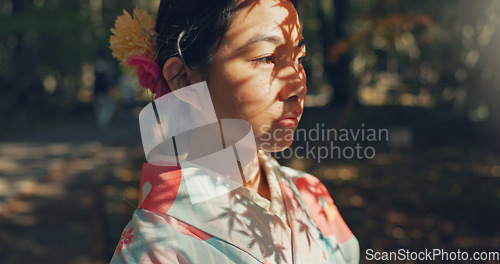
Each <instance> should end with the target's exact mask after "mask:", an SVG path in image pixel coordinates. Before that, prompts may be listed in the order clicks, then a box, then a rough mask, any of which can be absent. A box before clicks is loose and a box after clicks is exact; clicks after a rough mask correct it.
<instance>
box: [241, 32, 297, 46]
mask: <svg viewBox="0 0 500 264" xmlns="http://www.w3.org/2000/svg"><path fill="white" fill-rule="evenodd" d="M261 41H265V42H270V43H272V44H275V45H279V44H281V43H282V41H281V38H280V37H279V36H277V35H267V34H256V35H254V36H253V37H251V38H250V39H249V40H248V42H247V43H246V44H245V45H243V46H242V47H241V48H239V49H243V48H246V47H248V46H251V45H253V44H255V43H257V42H261ZM305 44H306V40H305V39H304V38H302V39H300V40H299V42H298V44H297V46H296V49H299V48H301V47H302V46H304V45H305Z"/></svg>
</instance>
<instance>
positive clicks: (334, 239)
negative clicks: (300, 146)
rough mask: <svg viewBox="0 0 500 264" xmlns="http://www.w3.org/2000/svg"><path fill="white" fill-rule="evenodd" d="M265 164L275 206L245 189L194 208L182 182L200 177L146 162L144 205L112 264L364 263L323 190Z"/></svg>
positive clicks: (265, 160) (264, 159)
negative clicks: (186, 178)
mask: <svg viewBox="0 0 500 264" xmlns="http://www.w3.org/2000/svg"><path fill="white" fill-rule="evenodd" d="M259 163H260V164H261V166H262V167H263V168H264V172H265V174H266V177H267V179H268V183H269V186H270V191H271V201H270V202H269V200H267V199H264V198H262V197H260V196H259V195H258V194H256V193H253V192H251V191H249V190H247V189H245V188H243V187H240V188H238V189H235V190H233V191H231V192H229V193H226V194H223V195H220V196H217V197H215V198H212V199H210V200H207V201H202V202H199V203H191V202H190V201H189V199H188V191H187V186H186V181H185V180H184V178H185V177H186V176H187V174H193V173H196V171H193V170H185V171H183V169H181V167H179V166H171V167H161V166H154V165H151V164H149V163H146V164H144V166H143V174H142V179H141V202H140V205H139V208H138V209H137V210H136V211H135V212H134V214H133V217H132V220H131V221H130V222H129V224H128V225H127V226H126V227H125V231H124V232H123V234H122V236H121V238H120V241H119V244H118V246H117V248H116V251H115V254H114V255H113V258H112V260H111V263H144V264H145V263H214V264H215V263H216V264H221V263H308V264H309V263H315V264H316V263H358V262H359V246H358V241H357V239H356V238H355V237H354V235H353V234H352V232H351V231H350V230H349V228H348V227H347V225H346V224H345V223H344V220H343V219H342V217H341V216H340V214H339V212H338V210H337V208H336V206H335V205H334V203H333V200H332V198H331V197H330V195H329V194H328V191H327V190H326V188H325V186H324V185H323V184H322V183H321V182H320V181H319V180H318V179H317V178H315V177H314V176H311V175H309V174H306V173H303V172H299V171H297V170H294V169H291V168H287V167H281V166H280V165H279V164H278V162H277V161H276V160H274V159H273V158H272V157H270V156H269V155H268V154H266V153H264V152H259ZM207 188H211V187H210V186H207Z"/></svg>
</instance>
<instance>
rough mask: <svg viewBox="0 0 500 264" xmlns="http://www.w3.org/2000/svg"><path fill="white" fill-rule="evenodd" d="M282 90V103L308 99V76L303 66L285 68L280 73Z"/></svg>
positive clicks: (280, 95)
mask: <svg viewBox="0 0 500 264" xmlns="http://www.w3.org/2000/svg"><path fill="white" fill-rule="evenodd" d="M278 78H279V80H280V82H281V85H282V88H281V91H280V94H279V97H280V100H281V101H286V100H289V99H293V98H296V99H299V100H302V99H304V98H305V97H306V93H307V85H306V74H305V71H304V68H303V66H302V65H294V66H288V67H286V68H283V69H282V70H281V71H280V73H279V77H278Z"/></svg>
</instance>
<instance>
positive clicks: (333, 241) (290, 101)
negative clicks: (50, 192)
mask: <svg viewBox="0 0 500 264" xmlns="http://www.w3.org/2000/svg"><path fill="white" fill-rule="evenodd" d="M126 15H128V14H126ZM134 15H135V17H136V18H138V17H139V18H141V17H142V19H137V20H138V21H139V22H140V23H139V24H140V25H141V27H143V29H144V30H143V31H144V32H146V33H147V34H145V35H143V37H142V38H140V39H141V41H142V44H141V45H142V46H141V45H137V47H138V48H136V49H133V50H134V52H123V49H124V48H123V47H122V46H120V45H126V44H124V43H121V42H120V38H121V37H120V34H122V33H123V32H124V31H127V30H128V31H134V32H135V33H134V34H136V33H137V31H136V30H135V29H133V28H131V27H122V28H121V29H120V28H118V27H117V26H116V27H117V28H116V29H114V30H112V31H113V33H114V34H115V36H113V37H112V39H111V48H112V49H113V55H115V57H118V58H119V59H120V60H121V61H122V63H123V62H124V61H126V62H127V63H128V65H131V66H134V67H135V69H136V70H137V72H138V74H139V79H140V83H141V84H142V85H143V86H145V87H148V88H149V89H151V90H152V91H153V92H155V93H156V95H157V98H158V99H157V100H155V101H154V102H153V103H152V104H151V105H150V106H148V107H147V108H145V110H143V112H142V113H141V115H142V117H143V119H142V121H141V122H142V123H141V134H142V138H143V143H144V142H146V141H147V140H149V136H148V135H151V137H155V135H156V134H154V133H149V134H148V131H147V128H148V126H149V125H150V126H156V125H157V128H158V129H157V131H161V132H158V133H160V134H161V135H162V138H161V140H160V141H161V142H157V143H158V145H156V147H155V146H153V145H155V144H156V143H155V144H152V146H150V147H146V144H145V151H146V156H147V158H148V162H149V163H147V164H145V165H144V167H143V174H142V179H141V201H140V202H141V203H140V205H139V209H137V210H136V211H135V213H134V215H133V218H132V220H131V221H130V223H129V224H128V225H127V227H125V231H124V232H123V234H122V237H121V239H120V242H119V244H118V247H117V249H116V251H115V254H114V256H113V259H112V260H111V262H112V263H357V262H358V261H359V247H358V242H357V240H356V238H355V237H354V236H353V235H352V233H351V231H350V230H349V228H348V227H347V226H346V225H345V223H344V221H343V220H342V218H341V217H340V214H339V213H338V210H337V209H336V207H335V205H334V204H333V200H332V199H331V197H330V195H329V194H328V192H327V190H326V188H325V187H324V186H323V184H321V183H320V182H319V180H318V179H316V178H315V177H313V176H311V175H309V174H306V173H303V172H299V171H296V170H293V169H290V168H285V167H281V166H280V165H279V164H278V163H277V162H276V161H275V160H274V159H272V158H271V157H270V156H269V154H267V152H274V151H281V150H284V149H286V148H287V147H289V146H290V144H291V143H292V139H293V133H294V131H295V128H296V127H297V124H298V122H299V120H300V118H301V115H302V110H303V106H304V98H305V94H306V90H307V88H306V77H305V73H304V68H303V66H302V60H303V58H304V56H305V45H304V39H303V37H302V34H301V31H300V25H299V20H298V16H297V13H296V10H295V7H294V5H293V4H292V3H291V2H290V1H288V0H212V1H196V0H169V1H168V0H167V1H161V4H160V7H159V10H158V14H157V19H156V23H155V30H154V32H152V31H151V32H149V33H148V29H147V28H148V25H150V24H154V23H153V22H152V21H151V19H148V18H147V16H146V15H144V14H143V13H140V12H139V11H138V12H136V13H134ZM128 19H129V20H130V21H132V20H131V17H130V16H128ZM117 24H118V21H117ZM136 35H140V32H139V33H137V34H136ZM123 39H127V41H129V40H130V39H129V38H123ZM155 39H156V41H155ZM144 43H146V44H144ZM147 43H156V45H154V46H155V47H154V48H153V49H151V48H144V47H147V46H148V44H147ZM143 44H144V45H143ZM127 45H128V42H127ZM156 55H157V56H156ZM123 64H125V63H123ZM201 84H204V85H201ZM207 86H208V92H209V95H208V94H207V96H205V97H202V98H206V100H204V102H203V103H202V104H204V103H206V101H210V100H211V101H210V102H211V105H213V111H214V113H215V115H216V119H215V120H216V121H215V122H218V125H217V128H220V130H217V129H215V130H217V131H218V132H220V135H221V136H222V145H223V146H222V147H221V148H220V150H221V152H222V150H226V149H230V148H231V146H236V147H234V148H233V149H234V153H232V154H234V155H235V156H236V160H237V164H238V166H237V168H239V172H240V173H241V178H242V180H241V181H238V180H235V181H227V182H224V180H222V183H221V182H218V183H217V184H212V183H213V182H212V181H206V182H205V181H202V182H203V184H200V181H199V180H198V179H202V180H203V179H204V178H203V177H204V176H207V175H208V174H210V173H212V172H213V171H218V170H219V171H220V170H222V171H223V170H224V168H223V169H221V168H220V167H221V164H222V167H225V164H229V163H230V162H227V160H224V159H221V158H219V159H218V160H215V163H216V164H217V165H214V163H213V162H205V163H203V162H200V163H199V164H201V163H203V164H205V165H203V166H205V167H208V168H209V169H210V170H204V169H203V168H205V167H203V166H198V167H196V164H195V165H193V164H194V163H196V162H195V161H198V160H201V159H202V158H203V157H206V156H210V155H209V154H207V153H208V152H207V151H206V149H205V147H203V146H202V145H204V143H202V142H207V141H210V142H211V141H212V140H199V144H198V143H193V142H195V141H196V140H193V138H195V136H194V135H196V134H203V135H204V136H203V137H200V138H201V139H206V137H209V135H217V133H211V132H207V133H205V131H212V132H213V131H214V126H212V125H210V123H212V121H214V120H209V121H206V119H210V116H211V115H210V112H211V111H212V109H211V108H210V106H208V107H207V108H206V109H208V110H204V109H205V108H204V109H202V107H201V106H196V103H193V101H196V100H194V99H193V98H199V97H200V95H199V94H198V95H195V96H192V97H189V96H190V94H191V95H192V94H193V93H192V91H194V93H196V92H198V91H201V92H200V93H201V94H203V89H204V87H207ZM193 87H194V88H193ZM190 89H192V90H190ZM183 91H187V92H186V93H184V94H182V92H183ZM163 95H165V96H163ZM169 96H170V97H169ZM187 97H189V98H187ZM162 98H167V99H164V100H163V99H162ZM186 98H187V99H186ZM162 100H163V101H162ZM165 102H168V103H165ZM173 102H181V103H182V102H187V103H188V104H187V105H188V107H191V108H190V110H189V111H180V110H178V109H180V108H179V107H178V105H176V104H177V103H173ZM169 107H170V108H169ZM167 108H168V110H165V109H167ZM174 108H175V109H174ZM196 109H198V110H199V111H198V114H193V113H195V112H197V110H196ZM175 111H177V112H175ZM173 112H175V113H173ZM186 112H188V113H189V115H188V116H189V118H190V121H189V122H188V123H189V124H190V128H195V127H196V129H199V128H203V129H204V130H203V131H204V132H196V131H195V130H196V129H193V131H194V132H190V131H187V130H186V129H177V128H176V125H174V126H172V125H171V123H169V122H170V121H168V122H164V120H166V119H168V118H174V119H175V118H177V119H178V114H177V113H186ZM207 112H208V114H207ZM194 115H199V116H204V117H207V116H208V117H207V118H206V119H201V120H202V121H201V123H200V125H197V126H193V122H195V121H193V120H200V118H197V117H193V116H194ZM165 116H168V117H165ZM164 117H165V118H164ZM147 118H150V119H149V120H153V121H154V122H156V121H158V124H153V123H154V122H153V121H152V122H150V123H147V122H146V121H144V119H147ZM140 119H141V117H140ZM224 120H244V122H245V124H248V125H249V127H250V129H249V131H247V132H245V131H246V130H245V129H244V128H245V125H241V126H239V125H238V124H240V123H237V125H236V126H237V128H236V129H234V131H240V132H241V131H243V132H242V133H240V132H234V133H232V132H228V131H231V129H226V127H229V126H228V125H225V124H228V123H227V121H224ZM162 122H163V124H162ZM197 122H198V121H197ZM146 123H147V124H148V125H144V124H146ZM165 123H168V125H165ZM181 123H182V120H181ZM184 123H186V122H184ZM212 124H214V123H212ZM215 124H217V123H215ZM233 124H236V123H233ZM241 128H242V129H241ZM175 129H177V130H176V131H177V132H179V133H177V132H175V133H174V132H172V130H175ZM163 130H169V131H168V132H163ZM155 131H156V130H155ZM183 131H184V132H183ZM186 131H187V132H186ZM155 133H156V132H155ZM169 133H170V134H169ZM238 133H240V134H238ZM174 134H175V136H174ZM233 134H234V135H236V136H235V137H236V138H237V139H235V140H230V138H231V136H232V135H233ZM164 135H170V136H171V137H170V138H169V136H167V137H165V136H164ZM181 135H184V136H181ZM245 135H253V136H252V139H251V142H253V143H252V144H243V145H246V146H247V147H248V148H247V149H246V150H245V151H246V152H245V153H247V154H248V153H252V152H253V153H254V154H255V158H252V157H253V156H252V155H250V156H249V158H248V159H247V161H248V162H246V161H245V157H243V156H245V155H242V153H243V152H242V151H243V150H241V149H242V148H238V145H237V144H238V143H239V142H242V141H241V140H240V139H241V138H245ZM205 136H206V137H205ZM176 138H177V139H176ZM182 138H184V139H186V138H187V139H188V141H189V143H188V144H187V145H188V147H186V148H185V149H183V148H179V145H180V144H181V143H180V142H183V141H185V140H183V139H182ZM215 138H217V137H213V139H215ZM162 142H163V143H162ZM164 142H169V144H170V146H174V148H172V149H173V151H164V152H171V153H172V152H175V155H174V156H175V160H168V159H165V160H162V158H161V157H166V156H165V155H163V156H162V155H160V154H159V153H160V152H161V151H162V150H158V146H161V145H162V144H165V143H164ZM196 142H197V141H196ZM249 145H253V148H252V146H249ZM240 146H242V144H240ZM256 148H257V149H258V150H257V149H256ZM199 149H205V150H203V151H201V152H200V153H201V154H200V153H198V154H194V155H193V154H192V152H194V151H196V150H199ZM217 151H219V149H218V150H217ZM152 153H153V154H154V155H153V154H152ZM217 153H219V152H217ZM189 156H191V157H192V156H196V158H191V159H190V158H188V157H189ZM247 156H248V155H247ZM152 157H153V158H152ZM158 157H160V158H158ZM198 158H199V159H198ZM253 160H255V161H256V162H254V163H253V162H252V161H253ZM212 161H213V160H212ZM187 163H189V164H190V165H189V166H191V167H189V166H186V165H185V164H187ZM255 164H256V165H255ZM253 165H255V166H253ZM193 166H195V167H193ZM228 166H229V165H228ZM188 167H189V168H188ZM202 167H203V168H202ZM186 168H187V169H186ZM193 171H194V173H193ZM200 171H201V172H203V173H201V175H200ZM205 172H206V173H205ZM209 172H210V173H209ZM240 173H236V174H238V176H239V174H240ZM221 174H222V175H226V174H224V173H221ZM193 175H194V176H193ZM193 177H194V178H193ZM192 179H197V180H194V181H193V180H192ZM218 180H220V178H218V179H217V180H215V182H217V181H218ZM211 182H212V183H211ZM229 182H231V183H229ZM233 182H238V183H237V184H235V185H234V184H233V185H231V184H232V183H233ZM211 184H212V185H211ZM238 184H240V186H238ZM195 185H197V186H198V187H196V188H197V189H196V188H195V187H193V186H195ZM200 186H201V187H200ZM221 186H222V187H221ZM219 187H221V189H223V190H224V191H217V190H215V191H211V190H209V189H211V188H219ZM193 190H198V191H201V192H206V193H209V195H208V196H203V197H202V198H199V197H198V196H196V194H197V192H195V191H193ZM196 197H197V198H196Z"/></svg>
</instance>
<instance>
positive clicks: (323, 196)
mask: <svg viewBox="0 0 500 264" xmlns="http://www.w3.org/2000/svg"><path fill="white" fill-rule="evenodd" d="M283 172H284V173H285V174H287V176H288V177H289V178H290V179H291V180H292V181H293V182H294V183H295V185H296V187H297V189H298V191H299V193H300V196H301V198H302V200H303V202H304V204H305V206H306V209H307V211H308V212H309V215H310V216H311V218H312V220H313V221H314V222H315V224H316V226H317V227H318V228H319V230H320V231H321V234H322V235H323V237H324V238H325V240H326V241H328V244H329V245H330V246H332V247H333V258H334V259H336V260H339V261H340V263H344V262H345V263H358V262H359V244H358V240H357V239H356V237H355V236H354V234H353V233H352V232H351V230H350V229H349V227H348V226H347V224H346V223H345V222H344V219H343V218H342V216H341V215H340V212H339V210H338V209H337V206H336V205H335V203H334V202H333V199H332V197H331V196H330V193H329V192H328V189H327V188H326V187H325V185H324V184H323V183H322V182H321V181H320V180H319V179H318V178H316V177H315V176H313V175H311V174H309V173H306V172H303V171H299V170H295V169H292V168H288V167H283ZM339 252H341V253H340V254H339ZM341 260H342V261H341Z"/></svg>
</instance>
